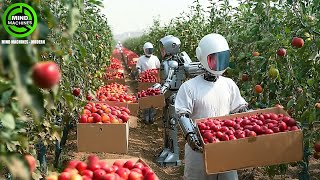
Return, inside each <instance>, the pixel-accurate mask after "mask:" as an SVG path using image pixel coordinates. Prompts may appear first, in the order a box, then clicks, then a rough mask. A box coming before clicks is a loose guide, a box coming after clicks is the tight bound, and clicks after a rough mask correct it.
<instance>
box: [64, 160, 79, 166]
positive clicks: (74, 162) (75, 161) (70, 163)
mask: <svg viewBox="0 0 320 180" xmlns="http://www.w3.org/2000/svg"><path fill="white" fill-rule="evenodd" d="M80 162H81V161H78V160H71V161H69V163H68V165H67V167H68V168H76V167H77V165H78V164H79V163H80Z"/></svg>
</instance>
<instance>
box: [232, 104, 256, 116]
mask: <svg viewBox="0 0 320 180" xmlns="http://www.w3.org/2000/svg"><path fill="white" fill-rule="evenodd" d="M250 111H252V109H249V108H248V105H247V104H241V105H240V106H239V107H237V108H236V109H234V110H232V111H231V112H230V114H234V113H242V112H250Z"/></svg>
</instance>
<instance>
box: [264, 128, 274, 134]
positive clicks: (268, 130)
mask: <svg viewBox="0 0 320 180" xmlns="http://www.w3.org/2000/svg"><path fill="white" fill-rule="evenodd" d="M265 134H273V131H272V130H271V129H267V130H266V131H265Z"/></svg>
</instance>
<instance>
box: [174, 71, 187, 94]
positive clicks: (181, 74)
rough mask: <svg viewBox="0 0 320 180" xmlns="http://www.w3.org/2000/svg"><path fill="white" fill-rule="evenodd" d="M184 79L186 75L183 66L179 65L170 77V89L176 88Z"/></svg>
mask: <svg viewBox="0 0 320 180" xmlns="http://www.w3.org/2000/svg"><path fill="white" fill-rule="evenodd" d="M185 80H186V75H185V71H184V69H183V67H181V66H180V67H179V68H178V69H177V70H176V71H175V74H174V76H173V78H172V81H171V82H170V89H174V90H177V89H179V88H180V86H181V85H182V83H183V82H184V81H185Z"/></svg>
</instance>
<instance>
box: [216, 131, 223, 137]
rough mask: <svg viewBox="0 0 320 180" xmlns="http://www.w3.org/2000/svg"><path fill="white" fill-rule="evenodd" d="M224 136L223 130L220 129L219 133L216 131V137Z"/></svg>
mask: <svg viewBox="0 0 320 180" xmlns="http://www.w3.org/2000/svg"><path fill="white" fill-rule="evenodd" d="M222 136H223V133H222V132H220V131H218V132H217V133H216V137H217V138H219V139H220V138H221V137H222Z"/></svg>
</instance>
